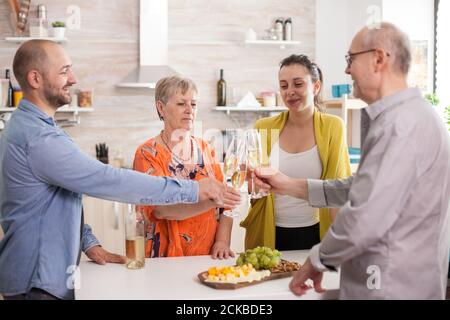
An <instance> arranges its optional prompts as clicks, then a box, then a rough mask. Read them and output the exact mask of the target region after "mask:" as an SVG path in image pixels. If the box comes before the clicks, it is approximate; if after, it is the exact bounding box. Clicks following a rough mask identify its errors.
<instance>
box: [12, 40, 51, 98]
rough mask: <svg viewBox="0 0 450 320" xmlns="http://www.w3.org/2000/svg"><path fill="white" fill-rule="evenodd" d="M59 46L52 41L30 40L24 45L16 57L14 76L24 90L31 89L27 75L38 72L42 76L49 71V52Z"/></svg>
mask: <svg viewBox="0 0 450 320" xmlns="http://www.w3.org/2000/svg"><path fill="white" fill-rule="evenodd" d="M55 47H59V45H58V44H57V43H55V42H53V41H50V40H30V41H27V42H25V43H24V44H22V45H21V46H20V47H19V49H18V50H17V52H16V54H15V56H14V62H13V70H14V76H15V77H16V79H17V81H18V82H19V85H20V87H21V88H22V89H23V90H28V89H29V88H30V86H29V84H28V80H27V75H28V73H29V72H30V71H31V70H37V71H38V72H39V73H41V74H42V75H45V74H47V72H48V69H49V62H50V61H49V51H50V49H52V48H55Z"/></svg>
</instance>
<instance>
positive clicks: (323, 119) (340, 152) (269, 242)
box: [240, 110, 351, 249]
mask: <svg viewBox="0 0 450 320" xmlns="http://www.w3.org/2000/svg"><path fill="white" fill-rule="evenodd" d="M288 117H289V112H283V113H281V114H280V115H278V116H275V117H270V118H263V119H260V120H258V121H257V122H256V124H255V129H258V130H259V132H260V133H261V140H262V149H263V155H264V156H263V160H264V161H267V159H268V157H269V156H270V152H271V149H272V146H273V144H274V143H275V142H276V141H277V140H278V139H279V135H280V133H281V130H283V128H284V125H285V124H286V120H287V119H288ZM313 121H314V135H315V138H316V143H317V148H318V150H319V156H320V160H321V162H322V176H321V177H320V179H322V180H326V179H341V178H347V177H349V176H350V175H351V169H350V160H349V156H348V148H347V142H346V139H345V135H344V133H345V130H344V123H343V121H342V120H341V118H339V117H337V116H333V115H330V114H325V113H322V112H319V111H317V110H316V111H315V112H314V120H313ZM274 208H275V205H274V195H273V194H272V193H271V194H269V195H268V196H267V197H264V198H262V199H257V200H252V204H251V207H250V209H249V212H248V215H247V217H246V218H245V220H244V221H242V222H241V224H240V225H241V227H243V228H245V229H246V233H245V249H252V248H255V247H257V246H266V247H270V248H275V210H274ZM319 212H320V213H319V219H320V239H322V238H323V236H324V235H325V233H326V232H327V230H328V228H329V227H330V225H331V217H330V212H329V209H326V208H323V209H320V211H319Z"/></svg>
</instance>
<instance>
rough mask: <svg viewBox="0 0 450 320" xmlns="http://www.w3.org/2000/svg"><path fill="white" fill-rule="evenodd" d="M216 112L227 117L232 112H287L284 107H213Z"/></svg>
mask: <svg viewBox="0 0 450 320" xmlns="http://www.w3.org/2000/svg"><path fill="white" fill-rule="evenodd" d="M214 110H216V111H225V112H226V113H227V114H228V115H229V114H230V113H231V112H232V111H233V112H283V111H287V110H288V108H286V107H233V106H228V107H215V108H214Z"/></svg>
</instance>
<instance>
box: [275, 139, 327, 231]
mask: <svg viewBox="0 0 450 320" xmlns="http://www.w3.org/2000/svg"><path fill="white" fill-rule="evenodd" d="M270 164H271V166H272V167H274V168H277V169H278V170H280V171H281V172H282V173H284V174H285V175H287V176H289V177H292V178H297V179H299V178H302V179H305V178H307V179H320V177H321V175H322V162H321V161H320V157H319V151H318V149H317V145H316V146H314V147H313V148H312V149H310V150H307V151H305V152H300V153H288V152H286V151H284V150H283V149H281V148H280V146H279V143H278V142H277V143H275V144H274V145H273V147H272V151H271V154H270ZM318 222H319V209H318V208H313V207H311V206H310V205H309V204H308V202H307V201H305V200H301V199H298V198H294V197H290V196H282V195H275V224H276V225H277V226H278V227H284V228H299V227H309V226H312V225H315V224H316V223H318Z"/></svg>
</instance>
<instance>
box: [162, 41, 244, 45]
mask: <svg viewBox="0 0 450 320" xmlns="http://www.w3.org/2000/svg"><path fill="white" fill-rule="evenodd" d="M233 44H235V42H233V41H226V40H223V41H220V40H215V41H214V40H211V41H208V40H205V41H189V40H173V41H171V42H169V45H188V46H189V45H191V46H230V45H233Z"/></svg>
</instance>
